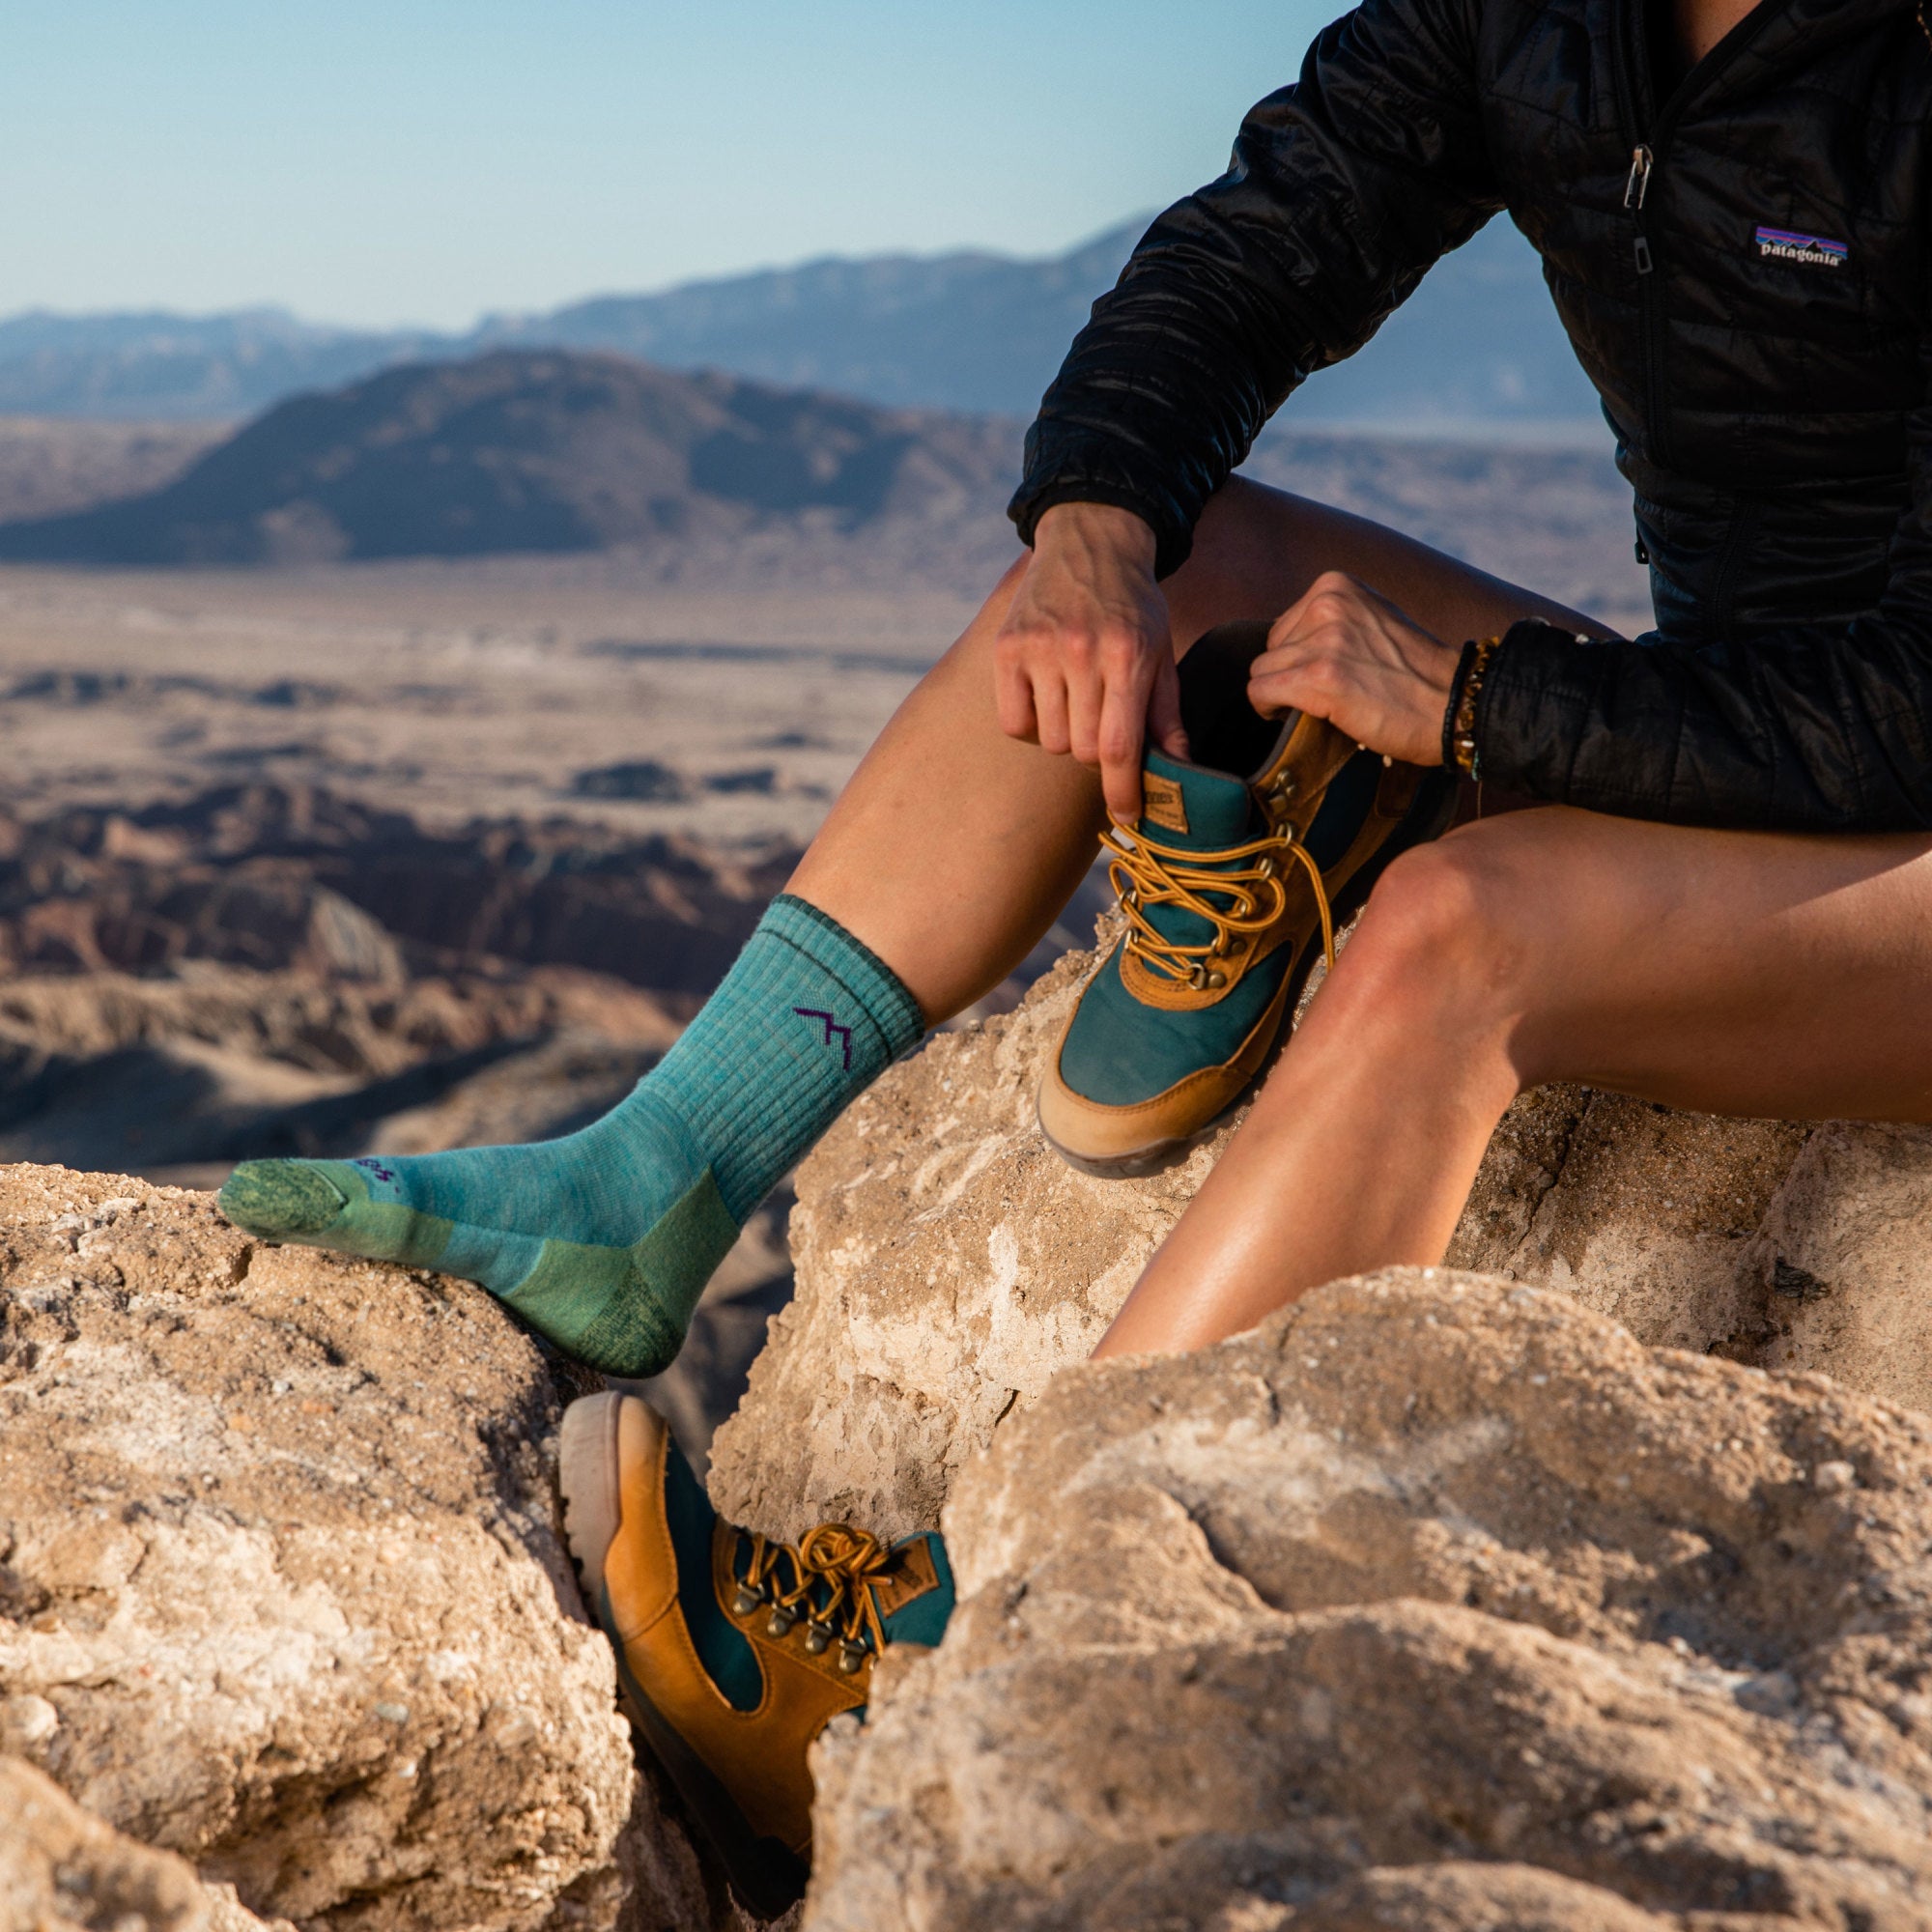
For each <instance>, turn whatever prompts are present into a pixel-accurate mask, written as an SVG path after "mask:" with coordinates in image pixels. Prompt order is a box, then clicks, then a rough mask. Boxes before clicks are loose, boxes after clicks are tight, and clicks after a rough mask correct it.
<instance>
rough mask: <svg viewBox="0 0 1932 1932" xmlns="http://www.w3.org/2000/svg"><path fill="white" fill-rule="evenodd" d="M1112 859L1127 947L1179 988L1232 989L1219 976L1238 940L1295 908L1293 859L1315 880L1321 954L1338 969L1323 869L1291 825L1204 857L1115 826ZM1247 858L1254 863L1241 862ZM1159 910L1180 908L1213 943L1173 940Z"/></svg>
mask: <svg viewBox="0 0 1932 1932" xmlns="http://www.w3.org/2000/svg"><path fill="white" fill-rule="evenodd" d="M1100 844H1101V847H1102V849H1103V850H1104V851H1106V852H1107V853H1108V854H1109V855H1110V857H1109V859H1108V861H1107V879H1108V882H1109V883H1110V884H1111V885H1112V886H1113V888H1114V891H1115V893H1116V894H1117V895H1119V897H1120V901H1121V910H1122V912H1123V913H1124V914H1125V915H1126V918H1127V925H1128V932H1127V946H1128V948H1129V950H1130V951H1132V952H1136V953H1138V954H1139V955H1140V957H1141V958H1142V960H1144V961H1145V962H1146V964H1147V966H1148V967H1149V969H1150V970H1151V971H1152V972H1154V973H1158V974H1160V975H1161V976H1162V977H1163V978H1165V979H1168V980H1173V981H1174V982H1175V983H1176V984H1177V985H1181V986H1195V987H1207V986H1211V985H1217V984H1222V983H1225V982H1224V980H1222V977H1221V976H1220V975H1219V974H1216V973H1214V972H1213V970H1212V969H1213V964H1214V962H1215V961H1216V960H1219V959H1221V958H1224V957H1225V956H1226V955H1227V953H1228V952H1229V951H1230V950H1231V948H1232V947H1233V944H1234V942H1235V941H1236V940H1237V939H1240V938H1244V937H1246V936H1247V935H1249V934H1252V933H1260V932H1264V931H1266V930H1267V928H1268V927H1269V926H1270V925H1272V924H1273V923H1275V921H1276V920H1278V919H1279V918H1280V917H1281V916H1282V914H1283V913H1284V912H1285V911H1286V910H1287V909H1288V885H1287V882H1286V881H1285V880H1284V879H1283V877H1282V872H1283V870H1284V869H1285V867H1284V866H1283V860H1284V859H1285V858H1292V859H1293V860H1294V861H1296V863H1297V864H1299V866H1300V867H1301V869H1302V870H1303V871H1304V872H1305V873H1306V874H1307V876H1308V884H1309V888H1310V890H1311V891H1312V892H1313V893H1314V895H1315V909H1316V911H1317V912H1318V913H1319V914H1320V915H1321V956H1322V957H1323V958H1324V959H1325V960H1326V961H1327V962H1328V966H1329V970H1330V971H1333V969H1334V965H1335V919H1334V914H1333V913H1332V912H1331V911H1330V909H1329V905H1328V890H1327V888H1326V887H1325V886H1324V885H1323V884H1322V881H1321V865H1320V863H1319V862H1318V861H1317V860H1316V857H1315V855H1314V854H1313V853H1312V852H1311V851H1309V849H1308V847H1307V846H1306V845H1303V844H1301V843H1300V842H1299V841H1298V840H1297V839H1296V838H1295V836H1294V831H1293V827H1292V826H1290V827H1284V828H1283V829H1282V830H1281V831H1280V832H1276V833H1270V834H1269V835H1268V836H1267V837H1266V838H1251V839H1249V840H1248V841H1247V842H1246V843H1245V844H1242V845H1230V846H1227V847H1226V848H1225V849H1223V850H1221V851H1218V852H1197V851H1194V850H1191V849H1190V848H1188V847H1186V846H1181V845H1168V844H1164V843H1163V842H1162V841H1161V840H1160V839H1158V838H1150V837H1149V836H1148V834H1147V833H1146V832H1144V831H1142V830H1140V829H1139V828H1131V829H1130V828H1129V827H1127V826H1125V825H1122V824H1121V823H1119V822H1118V821H1117V822H1116V823H1115V825H1114V827H1113V829H1112V830H1111V831H1108V832H1103V833H1101V835H1100ZM1239 860H1247V861H1249V862H1251V863H1249V864H1247V865H1239V864H1236V861H1239ZM1153 906H1179V907H1181V908H1182V909H1183V910H1184V911H1187V912H1191V913H1192V914H1194V915H1195V917H1196V918H1197V919H1203V920H1206V921H1207V922H1208V924H1209V925H1210V926H1211V927H1212V928H1213V935H1214V936H1213V937H1212V938H1211V939H1209V940H1208V941H1207V942H1206V943H1205V944H1202V945H1198V946H1186V945H1182V944H1181V943H1180V942H1179V941H1178V940H1173V939H1169V938H1167V937H1166V936H1165V935H1164V934H1163V933H1161V931H1160V930H1159V929H1158V928H1157V927H1156V926H1155V925H1154V923H1153V922H1152V921H1151V919H1149V917H1148V909H1149V908H1150V907H1153Z"/></svg>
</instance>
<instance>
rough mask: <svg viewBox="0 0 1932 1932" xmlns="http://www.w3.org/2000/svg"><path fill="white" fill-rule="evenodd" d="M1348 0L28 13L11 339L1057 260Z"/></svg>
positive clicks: (308, 1)
mask: <svg viewBox="0 0 1932 1932" xmlns="http://www.w3.org/2000/svg"><path fill="white" fill-rule="evenodd" d="M1339 11H1341V9H1340V0H1316V4H1309V0H1287V4H1275V5H1270V6H1265V7H1264V6H1259V5H1254V4H1234V0H1190V4H1186V5H1175V4H1173V0H1164V4H1159V5H1156V4H1154V0H1033V4H1020V0H950V4H948V5H945V6H938V5H933V4H930V0H927V4H924V5H921V4H919V0H913V4H911V5H907V4H903V0H901V4H898V5H887V4H878V0H687V4H684V5H679V6H666V5H659V4H643V0H636V3H635V4H629V5H625V4H616V0H542V4H537V0H440V4H439V3H438V0H327V4H313V0H247V4H242V0H166V4H159V5H157V4H156V0H61V4H59V5H46V4H34V0H20V4H16V5H14V6H11V7H8V8H5V9H4V10H0V184H4V186H5V193H4V196H0V314H9V313H13V312H14V311H16V310H18V309H22V308H27V307H32V306H46V307H52V308H60V309H69V310H77V309H100V308H128V307H146V306H159V307H171V308H180V309H187V310H206V309H213V308H226V307H233V306H238V305H241V304H247V303H254V302H261V301H274V302H281V303H286V304H287V305H289V306H290V307H293V308H295V309H298V310H299V311H300V312H302V313H304V314H307V315H311V316H314V317H317V318H320V319H327V320H337V321H344V322H355V323H373V324H388V323H399V322H421V323H434V324H440V325H450V324H458V323H467V322H469V320H471V319H472V318H473V317H474V316H475V315H476V314H477V313H478V312H480V311H482V310H486V309H495V308H507V309H527V308H540V307H548V306H551V305H552V304H554V303H556V302H558V301H562V300H567V299H569V298H573V297H577V296H582V295H587V294H591V293H594V292H596V291H599V290H607V289H643V288H653V287H661V286H663V285H665V284H667V283H670V282H674V281H682V280H685V279H688V278H689V277H692V276H695V275H707V274H715V273H721V272H729V271H731V270H737V269H744V268H750V267H754V266H761V265H764V264H768V263H776V262H790V261H798V260H803V259H806V258H808V257H810V256H813V255H821V254H832V253H839V254H863V253H871V252H873V251H876V250H881V249H890V248H912V249H918V250H922V251H925V250H934V249H941V248H947V247H952V246H958V245H962V244H965V245H976V246H988V247H997V248H1003V249H1009V250H1013V251H1016V252H1022V253H1030V254H1031V253H1049V252H1053V251H1056V250H1058V249H1060V248H1062V247H1064V246H1065V245H1067V244H1069V243H1071V242H1073V241H1077V240H1080V239H1082V238H1084V237H1085V236H1087V235H1089V234H1091V233H1094V232H1095V231H1097V230H1099V229H1101V228H1104V227H1107V226H1109V225H1110V224H1111V223H1113V222H1115V221H1117V220H1119V219H1121V218H1122V216H1123V215H1125V214H1128V213H1133V212H1135V211H1137V210H1140V209H1145V208H1152V207H1155V206H1158V205H1160V204H1161V203H1162V202H1164V201H1166V200H1169V199H1171V198H1172V197H1173V196H1174V195H1175V194H1177V193H1179V192H1182V191H1184V190H1185V189H1186V188H1188V187H1190V186H1192V185H1194V184H1195V183H1196V182H1197V181H1199V180H1203V179H1206V178H1207V177H1208V176H1210V175H1212V174H1215V173H1217V172H1218V171H1219V170H1220V168H1221V167H1222V166H1223V165H1224V163H1225V161H1226V158H1227V151H1228V144H1229V139H1230V137H1231V135H1232V133H1233V131H1234V128H1235V126H1236V122H1237V121H1238V120H1239V117H1240V113H1241V110H1242V109H1243V108H1244V107H1245V106H1246V105H1247V104H1248V103H1249V102H1250V101H1251V100H1253V99H1257V98H1258V97H1259V96H1261V95H1262V94H1264V93H1266V92H1267V91H1268V90H1269V89H1270V88H1272V87H1275V86H1278V85H1280V84H1281V83H1282V82H1284V81H1285V80H1288V79H1291V78H1293V73H1294V71H1295V68H1296V67H1297V65H1298V64H1299V61H1300V56H1301V52H1302V49H1303V47H1304V46H1305V45H1306V43H1307V42H1308V40H1309V38H1310V37H1311V35H1312V34H1313V33H1314V32H1315V30H1316V29H1317V28H1318V27H1319V26H1320V25H1321V21H1322V20H1323V19H1325V18H1327V17H1329V16H1330V15H1331V14H1334V13H1336V12H1339Z"/></svg>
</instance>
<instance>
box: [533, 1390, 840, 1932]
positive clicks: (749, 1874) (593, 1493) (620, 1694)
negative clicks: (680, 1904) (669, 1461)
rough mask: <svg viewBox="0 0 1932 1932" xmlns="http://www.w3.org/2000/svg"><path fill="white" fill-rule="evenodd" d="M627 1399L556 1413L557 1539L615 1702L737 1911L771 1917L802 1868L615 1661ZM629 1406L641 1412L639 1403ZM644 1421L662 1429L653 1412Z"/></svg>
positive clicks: (595, 1399)
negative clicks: (603, 1642) (598, 1642)
mask: <svg viewBox="0 0 1932 1932" xmlns="http://www.w3.org/2000/svg"><path fill="white" fill-rule="evenodd" d="M627 1402H638V1398H637V1397H636V1396H626V1395H620V1394H618V1393H616V1392H615V1391H614V1390H612V1391H608V1392H607V1393H605V1394H603V1395H593V1396H586V1397H584V1399H583V1400H582V1401H581V1402H574V1403H572V1404H571V1406H569V1407H568V1408H567V1409H565V1410H564V1412H563V1427H562V1428H561V1430H559V1432H558V1435H557V1484H558V1487H559V1488H560V1489H561V1490H562V1492H563V1528H564V1538H565V1541H566V1542H567V1543H568V1545H569V1548H570V1553H571V1556H572V1557H573V1558H574V1559H575V1561H576V1563H577V1569H578V1575H579V1577H580V1578H581V1579H582V1587H583V1599H584V1602H585V1604H586V1605H588V1606H589V1609H590V1611H591V1614H592V1615H593V1616H594V1617H595V1619H596V1621H597V1625H598V1628H599V1629H601V1630H602V1631H603V1633H604V1634H605V1635H606V1636H607V1637H608V1638H609V1639H610V1642H611V1650H612V1651H613V1652H614V1653H615V1655H616V1660H617V1701H618V1703H619V1705H620V1706H621V1707H622V1709H623V1712H624V1715H625V1717H626V1718H628V1719H630V1722H631V1726H632V1728H633V1729H634V1730H635V1731H636V1732H637V1733H638V1735H639V1737H641V1738H642V1739H643V1740H644V1743H645V1744H646V1745H647V1746H648V1747H649V1748H650V1752H651V1755H652V1756H653V1757H655V1758H656V1759H657V1761H658V1763H659V1764H660V1765H661V1766H662V1767H663V1768H664V1771H665V1775H666V1776H668V1778H669V1779H670V1781H671V1783H672V1785H673V1786H675V1787H676V1790H677V1795H678V1796H679V1797H680V1798H681V1799H683V1801H684V1803H685V1806H686V1808H687V1809H688V1810H689V1811H690V1813H691V1815H692V1817H693V1819H694V1820H695V1821H696V1825H697V1828H698V1830H699V1831H700V1832H701V1833H703V1834H704V1838H705V1841H706V1843H707V1844H709V1846H710V1847H711V1850H712V1851H713V1852H714V1853H715V1854H716V1856H717V1858H718V1861H719V1862H720V1863H721V1864H722V1865H723V1866H724V1867H725V1878H726V1879H727V1880H728V1881H729V1882H730V1886H731V1889H732V1890H733V1891H734V1892H736V1893H737V1895H738V1898H739V1900H740V1902H741V1903H742V1904H743V1905H744V1907H745V1908H746V1910H747V1911H749V1912H750V1913H752V1914H753V1916H754V1917H756V1918H779V1917H780V1916H781V1915H782V1914H783V1913H785V1912H788V1911H789V1910H790V1909H791V1908H792V1906H794V1905H795V1904H797V1902H798V1901H799V1900H800V1899H801V1898H803V1897H804V1896H805V1884H806V1879H807V1877H808V1876H809V1875H810V1866H809V1865H808V1864H807V1863H806V1862H805V1861H804V1860H803V1859H801V1858H800V1857H799V1856H798V1855H797V1853H795V1852H794V1851H792V1849H791V1848H790V1847H789V1846H788V1845H784V1844H781V1843H780V1841H779V1840H778V1839H776V1838H764V1837H759V1836H758V1835H757V1834H756V1833H754V1832H753V1830H752V1828H751V1826H750V1825H749V1824H748V1823H747V1822H746V1818H745V1814H744V1813H743V1812H742V1811H741V1810H739V1808H738V1805H737V1804H736V1802H735V1801H734V1800H733V1799H732V1797H731V1794H730V1793H729V1792H728V1791H726V1790H725V1786H724V1784H723V1783H722V1782H721V1781H720V1780H719V1778H718V1776H717V1774H716V1773H715V1772H713V1771H712V1769H711V1768H710V1766H709V1765H707V1764H706V1763H705V1762H704V1760H703V1759H702V1758H701V1757H699V1756H698V1755H697V1753H696V1751H695V1750H693V1749H692V1747H691V1746H690V1745H689V1744H687V1743H686V1742H685V1740H684V1737H683V1735H682V1734H681V1733H680V1732H679V1731H678V1729H677V1728H676V1726H675V1725H673V1724H672V1723H671V1722H670V1720H669V1719H668V1718H667V1717H666V1716H665V1715H664V1713H663V1712H661V1711H660V1710H659V1709H658V1708H657V1706H656V1705H655V1704H653V1703H652V1702H651V1700H650V1698H649V1696H648V1695H646V1693H645V1692H644V1690H643V1689H642V1687H641V1686H640V1685H639V1683H638V1681H637V1679H636V1678H635V1677H634V1676H633V1675H632V1674H631V1668H630V1665H629V1664H628V1663H627V1662H625V1660H624V1646H623V1643H622V1641H621V1640H620V1639H619V1637H618V1635H617V1633H616V1629H615V1621H616V1620H615V1618H614V1617H613V1616H612V1615H611V1600H610V1597H609V1594H608V1593H607V1592H606V1590H605V1587H604V1559H605V1557H606V1556H607V1555H608V1554H609V1552H610V1548H611V1542H612V1540H613V1539H614V1538H615V1536H616V1534H617V1530H618V1528H619V1526H620V1524H621V1522H622V1520H623V1470H622V1464H621V1461H620V1456H619V1448H618V1427H619V1423H620V1420H621V1418H622V1415H623V1406H624V1404H625V1403H627ZM638 1406H639V1408H643V1409H645V1410H646V1411H649V1405H648V1404H647V1403H642V1402H638ZM652 1420H653V1422H654V1423H655V1424H656V1425H657V1427H658V1428H660V1429H663V1428H664V1427H665V1424H664V1421H663V1418H662V1417H660V1416H657V1415H656V1414H655V1412H652Z"/></svg>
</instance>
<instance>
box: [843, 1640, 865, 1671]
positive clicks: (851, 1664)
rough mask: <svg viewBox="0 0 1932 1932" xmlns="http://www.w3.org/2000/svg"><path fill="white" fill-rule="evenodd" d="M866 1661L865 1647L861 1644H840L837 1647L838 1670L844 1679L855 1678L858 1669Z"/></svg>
mask: <svg viewBox="0 0 1932 1932" xmlns="http://www.w3.org/2000/svg"><path fill="white" fill-rule="evenodd" d="M865 1661H866V1646H865V1645H864V1644H863V1643H850V1642H847V1643H841V1644H840V1645H839V1646H838V1668H839V1671H840V1673H841V1674H842V1675H844V1676H846V1677H856V1676H857V1675H858V1674H859V1667H860V1665H861V1664H863V1663H864V1662H865Z"/></svg>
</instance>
